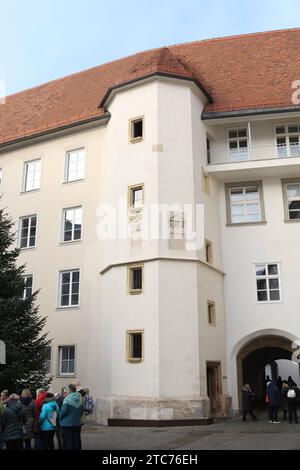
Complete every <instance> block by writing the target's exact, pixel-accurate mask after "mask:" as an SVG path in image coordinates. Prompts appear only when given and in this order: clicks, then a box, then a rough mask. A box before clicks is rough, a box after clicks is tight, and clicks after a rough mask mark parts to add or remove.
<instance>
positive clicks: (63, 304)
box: [60, 295, 69, 307]
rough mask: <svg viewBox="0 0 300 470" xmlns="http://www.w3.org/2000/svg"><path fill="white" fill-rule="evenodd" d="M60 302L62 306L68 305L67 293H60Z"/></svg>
mask: <svg viewBox="0 0 300 470" xmlns="http://www.w3.org/2000/svg"><path fill="white" fill-rule="evenodd" d="M60 302H61V306H62V307H66V306H67V305H69V295H62V296H61V300H60Z"/></svg>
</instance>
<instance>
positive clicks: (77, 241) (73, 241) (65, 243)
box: [58, 238, 83, 246]
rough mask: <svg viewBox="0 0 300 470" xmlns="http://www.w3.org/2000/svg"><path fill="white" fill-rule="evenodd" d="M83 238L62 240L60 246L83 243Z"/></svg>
mask: <svg viewBox="0 0 300 470" xmlns="http://www.w3.org/2000/svg"><path fill="white" fill-rule="evenodd" d="M82 242H83V240H82V238H81V239H80V240H70V241H69V242H60V243H59V245H58V246H66V245H77V244H78V243H82Z"/></svg>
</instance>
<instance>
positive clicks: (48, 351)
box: [45, 346, 51, 375]
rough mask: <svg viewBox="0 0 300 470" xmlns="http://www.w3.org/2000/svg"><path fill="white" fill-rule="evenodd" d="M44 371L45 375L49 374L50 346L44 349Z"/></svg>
mask: <svg viewBox="0 0 300 470" xmlns="http://www.w3.org/2000/svg"><path fill="white" fill-rule="evenodd" d="M45 369H46V374H47V375H49V374H51V346H47V347H46V351H45Z"/></svg>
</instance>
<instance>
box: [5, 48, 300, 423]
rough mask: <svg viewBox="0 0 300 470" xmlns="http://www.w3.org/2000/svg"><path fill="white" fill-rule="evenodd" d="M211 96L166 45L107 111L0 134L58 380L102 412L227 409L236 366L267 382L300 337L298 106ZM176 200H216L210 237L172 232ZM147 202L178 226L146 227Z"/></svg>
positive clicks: (241, 377)
mask: <svg viewBox="0 0 300 470" xmlns="http://www.w3.org/2000/svg"><path fill="white" fill-rule="evenodd" d="M168 54H172V52H166V50H165V49H164V50H163V52H162V54H161V55H160V56H159V58H160V59H161V58H163V59H164V60H165V58H166V57H165V55H167V56H168ZM169 59H170V57H169ZM170 60H171V59H170ZM179 66H181V63H178V67H179ZM168 67H169V63H168ZM25 93H26V92H25ZM62 99H63V98H62ZM100 99H101V96H99V103H100ZM210 101H211V97H210V96H209V93H207V92H206V90H205V89H204V88H202V86H201V85H200V84H199V81H198V80H197V79H194V78H193V77H192V76H191V75H190V73H189V72H187V73H186V74H184V73H183V72H181V71H179V70H177V72H176V73H175V71H174V67H173V70H172V71H170V68H168V70H167V67H164V66H163V64H161V63H160V62H159V61H158V62H156V63H155V69H151V71H150V72H149V71H147V73H146V72H143V73H141V74H140V76H139V77H137V78H135V79H131V80H124V81H123V82H121V83H119V84H117V85H115V86H111V87H110V88H108V91H107V93H106V95H105V96H104V97H103V98H102V102H101V103H100V106H101V108H103V109H104V110H105V112H104V113H103V114H101V115H100V114H99V116H97V119H96V118H95V119H85V120H82V121H78V122H76V125H75V124H72V125H67V124H66V125H64V126H57V127H56V128H51V129H50V128H49V129H47V130H44V131H43V132H37V131H36V132H35V133H32V134H30V133H28V135H27V136H26V138H25V136H24V137H20V136H19V137H18V138H15V139H10V140H9V139H6V140H5V138H4V139H3V143H2V144H1V148H0V168H1V194H2V198H1V206H3V207H7V210H8V212H9V214H10V215H11V216H12V217H13V219H14V220H15V221H16V229H17V235H18V239H17V243H18V246H19V247H20V248H21V255H20V262H21V263H22V264H23V263H25V264H26V279H25V281H26V289H25V291H24V296H26V295H30V293H31V292H32V291H35V290H37V289H40V293H39V295H38V303H39V305H40V313H41V314H42V315H45V316H46V317H47V330H48V331H49V337H51V338H53V340H52V343H51V349H50V350H49V351H48V352H47V364H48V369H49V374H51V375H52V376H53V382H52V386H51V388H52V389H53V390H54V391H60V390H61V389H62V388H63V387H65V386H66V385H67V384H68V383H70V382H75V383H78V384H81V385H82V386H86V387H89V388H90V390H91V392H92V395H93V396H94V399H95V400H96V403H97V407H96V420H97V422H98V423H101V424H107V423H117V422H118V423H120V424H121V423H125V424H126V423H127V424H128V423H130V422H131V423H134V422H135V423H141V422H143V421H152V422H155V421H166V422H169V421H170V420H171V421H180V422H187V421H189V420H203V419H208V418H210V417H212V416H227V417H228V416H232V414H233V413H236V412H238V410H239V407H240V403H239V391H240V388H241V385H242V382H243V381H249V382H250V383H253V386H254V387H257V388H258V389H259V392H262V389H261V387H262V382H259V379H258V377H262V374H263V370H264V368H265V366H266V365H267V364H269V363H273V362H274V361H275V360H277V359H286V358H288V359H290V358H291V354H292V352H293V342H294V341H296V340H297V339H298V338H299V337H300V321H299V312H298V305H299V300H300V297H299V295H300V293H299V289H298V264H299V263H298V261H300V251H299V250H298V240H299V236H300V225H299V224H298V223H297V222H299V220H300V146H299V139H300V114H299V109H298V107H297V106H295V105H291V106H289V107H287V106H285V107H284V109H283V108H280V106H277V107H269V108H268V111H267V112H266V111H265V109H262V108H257V107H256V108H255V109H252V108H248V109H241V110H239V111H238V112H232V111H228V110H227V111H221V112H220V111H211V110H209V111H207V109H208V105H209V103H210ZM8 104H9V105H10V101H9V98H8ZM5 106H6V105H3V106H2V108H1V113H2V115H1V114H0V122H1V116H4V117H2V119H4V120H5V116H6V110H5ZM174 205H177V207H179V208H180V207H184V205H188V206H190V207H191V208H192V213H193V215H194V216H195V212H196V207H198V206H199V207H204V218H202V220H201V222H202V223H201V227H200V226H194V229H195V230H196V231H198V232H199V233H200V232H201V237H200V238H201V239H203V244H202V246H195V247H194V249H187V245H186V239H185V238H183V239H181V240H180V239H177V237H176V236H174V233H175V231H176V230H179V232H181V234H182V235H183V236H186V219H185V215H184V214H183V211H182V212H181V210H180V209H174V210H173V209H172V206H174ZM153 207H154V208H155V207H167V208H168V209H167V212H166V214H167V225H168V228H169V229H170V232H171V235H170V237H169V238H166V239H163V238H162V237H160V238H157V237H154V236H148V237H144V236H143V229H144V228H145V225H146V224H147V214H149V211H150V210H151V208H153ZM174 207H175V206H174ZM108 210H112V211H115V215H120V214H121V217H123V220H124V217H125V222H126V224H125V225H126V227H127V225H130V227H131V228H130V234H131V236H129V237H125V236H123V235H120V233H117V234H116V233H113V227H114V224H113V223H112V220H113V219H112V218H110V219H105V220H104V219H103V215H104V214H105V213H106V212H107V211H108ZM105 211H106V212H105ZM106 222H107V223H106ZM194 222H195V219H194ZM104 228H105V229H106V230H108V231H110V230H111V231H112V233H111V234H110V236H109V237H103V230H104ZM202 232H203V237H202ZM294 346H295V345H294ZM253 370H254V372H253Z"/></svg>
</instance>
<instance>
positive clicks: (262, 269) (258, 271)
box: [256, 264, 266, 276]
mask: <svg viewBox="0 0 300 470" xmlns="http://www.w3.org/2000/svg"><path fill="white" fill-rule="evenodd" d="M265 275H266V267H265V265H264V264H263V265H258V266H256V276H265Z"/></svg>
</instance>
